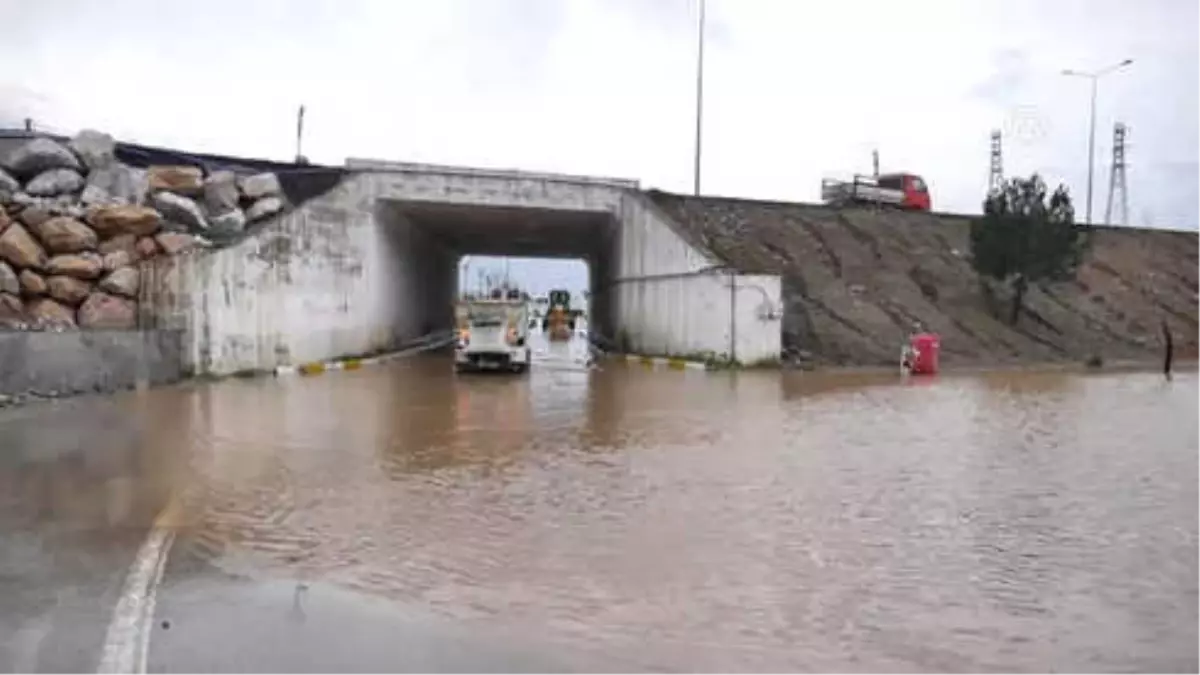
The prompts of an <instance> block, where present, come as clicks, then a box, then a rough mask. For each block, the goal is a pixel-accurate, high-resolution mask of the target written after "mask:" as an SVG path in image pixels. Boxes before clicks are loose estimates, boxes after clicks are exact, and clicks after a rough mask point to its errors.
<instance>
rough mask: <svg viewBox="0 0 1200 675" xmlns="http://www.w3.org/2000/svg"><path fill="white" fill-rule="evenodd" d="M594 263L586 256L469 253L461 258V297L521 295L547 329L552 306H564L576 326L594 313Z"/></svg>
mask: <svg viewBox="0 0 1200 675" xmlns="http://www.w3.org/2000/svg"><path fill="white" fill-rule="evenodd" d="M590 268H591V266H590V265H589V264H588V262H587V260H586V259H583V258H565V257H537V258H533V257H513V256H493V255H470V254H465V255H462V256H460V257H459V259H458V268H457V269H458V286H457V293H456V296H457V297H459V298H464V299H465V298H501V297H512V295H517V296H518V297H521V298H524V299H527V300H528V301H529V302H530V305H531V310H532V314H533V318H535V319H537V320H538V325H539V326H541V327H542V328H543V329H544V327H545V323H546V320H547V319H548V316H549V313H550V309H551V308H552V307H553V306H554V305H556V304H560V305H563V309H564V310H566V312H567V314H568V319H569V323H570V325H571V327H572V328H575V327H576V326H577V325H578V326H579V327H584V326H586V325H587V320H588V317H589V316H590V315H591V307H590V298H591V282H592V279H591V273H590Z"/></svg>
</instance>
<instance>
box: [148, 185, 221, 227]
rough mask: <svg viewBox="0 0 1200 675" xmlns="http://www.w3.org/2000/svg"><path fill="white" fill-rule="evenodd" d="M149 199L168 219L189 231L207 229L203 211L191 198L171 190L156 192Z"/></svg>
mask: <svg viewBox="0 0 1200 675" xmlns="http://www.w3.org/2000/svg"><path fill="white" fill-rule="evenodd" d="M150 199H151V203H152V204H153V205H154V208H156V209H158V211H159V212H160V213H162V215H163V218H165V219H167V220H168V221H171V222H174V223H179V224H180V225H182V226H184V227H186V228H187V229H189V230H191V231H199V232H202V231H204V230H207V229H208V221H207V220H206V219H205V218H204V212H203V211H201V210H200V206H199V205H197V204H196V202H194V201H192V200H191V199H188V198H187V197H184V196H182V195H177V194H174V193H171V192H156V193H154V196H153V197H151V198H150Z"/></svg>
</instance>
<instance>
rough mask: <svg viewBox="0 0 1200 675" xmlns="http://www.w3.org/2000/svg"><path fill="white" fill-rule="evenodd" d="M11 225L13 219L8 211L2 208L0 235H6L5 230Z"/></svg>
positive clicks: (0, 212)
mask: <svg viewBox="0 0 1200 675" xmlns="http://www.w3.org/2000/svg"><path fill="white" fill-rule="evenodd" d="M11 223H12V217H11V216H9V215H8V210H7V209H2V208H0V234H4V229H5V228H6V227H8V226H9V224H11Z"/></svg>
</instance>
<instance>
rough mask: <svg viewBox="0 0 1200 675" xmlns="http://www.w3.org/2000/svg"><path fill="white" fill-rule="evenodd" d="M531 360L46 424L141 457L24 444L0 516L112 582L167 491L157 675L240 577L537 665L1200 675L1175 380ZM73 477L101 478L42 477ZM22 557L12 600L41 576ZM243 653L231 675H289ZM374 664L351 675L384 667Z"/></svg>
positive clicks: (210, 635)
mask: <svg viewBox="0 0 1200 675" xmlns="http://www.w3.org/2000/svg"><path fill="white" fill-rule="evenodd" d="M537 351H538V356H537V360H536V365H535V368H534V370H533V371H532V372H531V374H530V375H529V376H528V377H527V378H521V377H503V376H500V377H497V376H465V377H454V376H453V375H451V374H450V363H449V361H448V360H447V359H446V358H444V357H438V356H428V357H421V358H413V359H409V360H404V361H398V362H395V363H392V364H390V365H386V366H380V367H376V368H366V369H363V370H359V371H353V372H340V373H331V374H328V375H325V376H321V377H312V378H293V379H279V380H271V379H261V380H231V381H226V382H221V383H217V384H212V385H202V386H201V385H196V386H189V387H181V388H178V389H163V390H157V391H153V392H150V393H148V394H143V395H137V394H129V395H125V396H120V397H116V398H114V399H110V400H99V399H97V400H92V401H82V402H73V403H74V405H73V407H68V406H67V405H66V404H60V405H58V406H44V410H40V411H38V415H41V416H42V418H43V419H50V418H52V417H53V416H54V415H58V416H59V418H61V419H62V420H72V421H74V423H76V424H77V425H83V426H84V427H85V428H90V429H100V428H103V424H102V423H100V422H97V421H96V420H97V419H99V418H89V417H87V415H88V414H91V415H100V414H101V413H102V411H108V412H111V411H113V410H116V411H119V413H120V415H121V416H122V417H121V419H123V421H124V424H125V425H126V426H125V427H119V428H118V430H117V432H109V438H108V442H109V445H112V446H116V447H132V448H136V450H128V451H126V452H124V453H122V452H120V451H115V450H110V451H106V452H104V453H95V452H94V453H92V455H89V454H88V453H78V452H75V451H74V450H72V451H66V450H62V451H61V452H62V453H63V454H62V456H59V457H54V456H51V455H49V454H47V453H49V452H50V451H48V450H44V449H43V454H42V455H40V456H37V457H35V455H37V453H36V452H35V450H36V447H35V446H38V445H39V443H40V444H41V445H42V446H49V445H54V443H58V444H59V446H61V447H65V445H63V443H65V442H64V441H62V439H59V441H55V442H51V441H48V440H45V438H44V437H41V436H39V433H43V432H38V431H37V429H36V428H32V427H29V425H28V423H26V426H24V427H22V428H23V429H26V430H25V431H23V432H22V434H24V435H23V436H21V438H22V439H23V440H21V441H20V443H19V445H20V446H21V449H20V451H19V452H16V453H13V452H11V451H10V450H8V449H7V448H6V452H8V453H9V454H10V459H7V460H4V461H5V462H6V463H3V464H0V472H2V473H0V482H2V483H3V488H4V489H5V491H6V493H5V496H4V500H5V502H4V509H5V511H4V514H3V515H0V523H4V524H5V527H7V528H8V530H7V531H6V537H7V536H8V535H7V532H21V533H23V534H22V536H26V537H34V538H39V539H40V543H39V544H38V545H39V546H40V547H41V549H42V550H44V549H45V548H46V547H47V546H51V545H53V546H57V547H61V549H62V550H67V551H71V552H73V553H72V555H76V556H84V558H83V559H85V560H95V558H92V557H87V556H99V555H101V553H104V555H108V556H110V557H111V559H112V564H111V566H108V565H107V563H106V564H102V565H94V566H93V567H99V568H102V569H104V570H109V569H111V570H114V571H115V573H116V574H117V580H116V582H115V584H117V585H119V572H120V564H119V563H120V561H121V560H124V559H125V557H127V556H128V555H130V553H129V550H130V549H129V545H127V544H124V543H121V542H124V541H125V539H126V538H128V537H129V536H130V535H131V533H138V532H141V533H142V534H144V529H145V528H146V527H148V526H149V523H150V522H152V520H153V517H154V514H155V513H156V512H157V509H158V508H159V507H161V505H162V504H163V503H165V500H166V495H167V494H173V495H175V498H176V499H178V502H179V504H180V505H181V507H182V508H181V509H180V513H181V517H180V520H179V523H178V526H179V531H178V537H177V540H176V543H175V545H174V548H173V550H172V552H171V558H170V561H169V563H168V567H167V574H166V578H165V579H164V582H163V583H164V585H163V589H164V590H163V595H164V597H163V599H162V601H160V608H159V614H160V615H162V616H171V617H175V618H174V619H173V621H174V626H173V627H172V628H171V632H170V633H169V635H158V634H156V635H155V638H154V639H155V641H156V642H155V643H152V645H151V669H152V670H182V669H185V667H184V666H181V665H179V664H178V662H173V661H172V656H173V654H177V652H173V651H170V650H171V649H176V648H182V647H169V646H170V645H171V644H172V641H173V640H174V641H175V642H176V643H181V642H190V643H191V648H192V649H193V651H195V650H197V649H200V650H207V651H209V652H212V651H219V650H218V649H217V648H218V647H221V649H225V648H226V647H222V646H221V645H216V644H214V645H211V646H208V645H207V643H208V642H223V641H224V640H226V639H227V638H229V635H228V634H226V635H225V636H224V637H222V633H221V632H220V630H208V629H204V630H200V629H199V628H197V629H196V630H195V631H194V632H192V633H188V632H187V631H189V630H191V629H189V627H188V626H189V624H188V620H187V618H186V617H188V616H189V613H191V614H192V615H199V613H200V612H201V610H200V609H198V608H197V605H196V603H195V602H194V601H195V599H196V598H200V597H206V598H212V597H217V596H220V597H223V598H224V599H223V600H222V604H219V605H216V606H215V607H214V606H213V605H212V602H213V601H211V600H209V605H207V606H205V607H204V608H203V612H204V613H205V614H204V615H205V616H208V617H210V619H211V620H213V621H217V620H219V619H217V618H213V617H220V616H226V617H234V616H236V614H237V613H238V611H239V609H240V606H239V602H241V601H239V599H238V598H252V597H257V596H255V595H254V593H256V592H257V591H247V592H246V593H245V594H243V593H242V592H240V591H239V592H238V593H232V592H230V593H225V594H224V595H221V594H220V592H219V588H220V587H222V586H221V584H231V583H238V584H262V585H261V586H255V587H254V588H258V589H260V590H261V591H262V593H265V594H272V593H273V594H277V595H279V596H280V597H284V596H287V595H288V593H289V592H290V591H289V590H288V589H290V588H292V587H291V586H287V584H292V583H300V584H302V585H303V587H304V588H312V589H314V591H313V592H314V593H316V592H318V591H319V592H320V593H328V594H337V593H342V592H346V593H355V594H357V595H356V596H355V597H370V598H373V599H376V600H378V601H379V602H390V603H391V604H390V605H389V606H390V607H398V608H407V609H405V610H404V611H406V612H409V610H410V609H411V610H412V612H415V614H413V613H412V612H409V613H408V614H407V615H406V616H407V619H406V621H408V622H409V623H406V624H403V625H405V626H429V625H434V624H436V625H441V623H442V622H444V623H445V624H446V625H448V626H454V627H455V630H463V631H466V632H467V633H469V634H478V635H486V636H489V637H488V639H489V640H493V641H495V642H498V643H502V644H505V645H509V646H522V645H527V646H528V650H527V651H528V652H530V653H538V654H547V655H555V657H556V658H559V657H561V658H559V660H558V661H556V665H555V666H554V667H555V668H562V667H564V666H563V665H562V664H563V661H562V659H566V662H567V666H568V667H571V666H573V667H574V668H575V669H582V670H588V669H593V668H596V669H599V668H604V669H617V670H630V669H649V670H700V671H747V670H757V671H761V670H776V671H789V670H800V671H812V670H826V671H876V670H888V671H916V670H922V671H925V670H934V671H947V670H949V671H962V670H965V671H981V670H1001V671H1006V670H1013V671H1028V670H1039V671H1045V670H1074V671H1079V670H1087V671H1129V670H1140V671H1169V672H1170V671H1188V670H1190V671H1195V670H1196V669H1197V651H1196V644H1197V526H1198V523H1197V445H1198V439H1197V404H1198V401H1197V378H1196V376H1195V373H1194V372H1190V373H1181V374H1180V375H1179V376H1177V378H1176V379H1175V381H1174V382H1169V383H1168V382H1164V381H1163V379H1162V377H1161V376H1155V375H1150V374H1113V375H1092V376H1082V375H1074V374H1031V373H1022V374H1016V373H1013V374H997V375H972V376H962V377H941V378H938V379H936V380H923V381H922V380H911V381H908V382H901V381H900V380H898V379H897V378H896V377H895V376H892V375H861V374H859V375H856V374H840V375H833V374H830V375H817V374H812V373H785V374H782V375H781V374H779V373H740V374H730V373H703V372H694V371H668V370H649V369H646V368H645V367H642V366H638V365H625V364H622V363H611V362H608V363H604V364H603V367H602V368H601V369H599V370H592V371H589V370H588V369H587V368H585V367H583V366H582V365H580V363H579V356H580V349H579V347H578V346H567V345H557V344H556V345H545V344H543V345H541V346H539V347H538V348H537ZM33 408H34V407H30V409H29V410H30V411H32V410H33ZM52 408H53V409H54V411H55V412H49V411H51V409H52ZM67 410H70V411H71V412H70V413H68V412H66V411H67ZM3 414H4V415H6V416H7V417H0V425H2V426H0V429H3V430H4V438H5V445H6V446H8V445H18V444H14V443H12V441H11V440H10V439H11V438H15V437H16V436H10V430H11V429H13V428H15V427H14V426H11V425H12V419H15V417H14V415H16V412H15V411H5V412H4V413H3ZM23 414H27V415H32V413H30V412H26V413H23ZM105 414H107V413H105ZM41 424H42V426H43V427H44V426H45V425H46V424H47V423H45V422H43V423H41ZM97 424H100V426H96V425H97ZM61 426H62V427H63V428H65V427H67V426H69V425H66V423H65V422H64V424H63V425H61ZM122 428H123V429H124V430H125V433H129V434H133V435H134V436H136V442H133V441H121V439H120V437H119V436H114V435H113V434H114V433H118V432H120V429H122ZM46 433H48V432H46ZM60 433H68V432H60ZM68 437H70V438H77V436H69V433H68ZM102 437H103V435H102V434H99V433H98V432H97V435H96V438H97V439H100V438H102ZM97 442H99V441H97ZM122 443H124V445H122ZM66 444H67V445H69V443H66ZM22 453H24V454H22ZM72 453H74V454H72ZM18 455H19V456H21V457H25V458H26V459H23V460H22V461H21V462H16V461H13V460H11V456H18ZM92 456H101V457H111V458H112V460H111V463H110V464H104V463H103V462H100V464H99V465H98V466H96V467H94V468H87V467H82V468H81V467H75V468H70V466H74V465H68V464H64V462H67V463H70V462H74V463H75V464H81V463H82V464H84V465H86V464H87V463H88V461H91V460H89V459H88V458H89V457H92ZM117 459H120V460H121V461H116V460H117ZM97 461H100V460H97ZM122 462H124V463H122ZM35 465H36V466H35ZM71 472H74V473H71ZM68 474H69V475H70V476H74V477H73V478H60V477H61V476H63V475H68ZM55 481H60V482H62V485H61V486H60V485H59V483H56V482H55ZM48 532H53V533H54V535H53V536H54V538H53V539H52V540H51V539H49V538H48V537H49V536H50V535H47V534H46V533H48ZM136 545H137V544H136V543H133V544H132V547H133V548H136ZM13 555H15V554H9V553H6V554H4V556H6V557H5V558H4V559H6V560H9V562H8V563H7V564H8V568H9V571H7V572H6V576H3V577H0V579H3V580H4V583H5V584H7V585H6V586H5V588H8V587H10V586H12V587H16V585H19V584H20V583H22V582H21V581H20V579H21V578H22V575H24V576H28V575H31V574H33V571H31V568H30V567H29V566H28V565H25V566H22V565H23V564H24V563H20V561H17V562H12V560H11V559H13ZM19 563H20V564H19ZM85 567H86V566H85ZM14 570H15V571H14ZM56 574H60V577H58V579H59V582H56V583H57V586H55V587H56V588H57V587H62V586H63V585H66V586H71V583H65V582H61V580H62V579H69V578H72V577H70V576H69V575H71V574H73V572H70V571H64V572H61V573H57V572H56ZM107 574H108V573H107V572H106V573H105V575H101V577H102V578H99V579H98V580H95V581H94V582H92V583H93V585H94V586H95V590H94V591H93V592H91V595H89V597H94V598H95V599H94V600H93V601H92V602H93V603H94V604H96V606H102V605H103V602H104V598H106V597H109V595H111V593H112V588H113V587H114V581H113V577H112V576H111V575H107ZM62 575H65V576H62ZM106 575H107V576H106ZM235 580H236V581H235ZM72 583H73V582H72ZM81 583H82V582H81ZM279 583H283V584H284V587H286V588H284V587H279V588H276V587H275V586H272V584H279ZM26 585H29V584H26ZM30 586H31V587H36V586H37V584H32V585H30ZM296 588H301V587H300V586H297V587H296ZM173 589H174V590H173ZM214 589H218V590H214ZM327 589H328V590H327ZM339 589H340V590H339ZM30 592H32V591H30ZM299 592H300V591H297V593H299ZM323 597H330V598H335V597H340V596H335V595H328V596H323ZM14 602H15V603H16V604H14ZM245 602H246V603H249V602H250V600H246V601H245ZM288 602H289V603H290V602H291V601H290V600H288ZM328 602H329V604H328V606H329V607H331V608H334V609H330V610H329V611H330V612H337V611H340V610H337V609H336V607H339V606H341V605H339V604H338V603H340V602H342V601H341V600H336V599H331V600H329V601H328ZM6 603H7V604H6ZM21 603H24V604H21ZM46 603H50V601H49V600H44V602H43V605H37V603H36V602H35V600H34V599H26V600H22V601H13V600H11V599H5V600H0V609H4V610H5V613H7V614H8V615H10V617H12V618H11V619H10V624H11V625H8V626H6V627H7V628H9V629H10V630H13V631H25V633H22V635H25V634H26V633H28V632H29V631H31V630H36V625H37V624H36V623H35V622H34V621H33V619H31V618H29V617H34V616H39V617H40V616H42V615H43V614H44V607H45V606H50V605H48V604H46ZM58 606H61V603H59V605H58ZM35 607H41V608H42V609H40V610H37V612H35V611H34V610H33V609H31V608H35ZM248 611H249V610H248ZM381 611H382V610H381ZM38 612H42V613H40V614H39V613H38ZM62 612H63V610H59V614H58V615H56V616H58V617H60V618H61V616H63V613H62ZM320 613H321V611H320V610H316V609H313V608H311V607H310V608H309V609H308V610H307V615H308V616H309V617H314V616H318V615H320ZM333 615H334V614H331V615H330V616H333ZM372 616H376V615H372ZM378 616H381V617H382V616H386V614H380V615H378ZM414 616H415V617H417V618H413V617H414ZM56 620H59V619H54V618H51V619H43V622H45V621H51V623H53V621H56ZM372 621H373V622H375V623H376V624H379V623H386V621H387V620H386V619H383V618H378V619H372ZM198 623H199V622H198V621H194V622H193V625H198ZM336 624H337V622H333V624H332V625H336ZM31 625H32V626H35V628H30V626H31ZM330 630H334V629H330ZM439 630H440V629H439ZM412 631H416V629H415V628H413V629H412ZM412 631H410V630H409V629H408V628H405V629H404V630H403V631H400V632H402V633H404V635H407V636H408V638H407V639H409V640H414V639H415V638H414V637H413V636H414V635H419V634H420V633H419V631H418V632H412ZM100 632H103V628H102V626H101V628H100ZM228 632H233V631H232V630H230V631H228ZM51 633H53V631H51ZM438 634H439V635H441V634H442V633H438ZM185 636H187V637H186V638H185ZM200 636H203V637H200ZM22 640H24V641H25V642H21V644H20V645H17V646H10V647H9V651H8V652H6V654H8V655H9V659H10V660H11V659H15V658H16V656H13V655H15V654H19V653H20V650H21V649H25V650H28V649H31V647H29V646H28V645H26V644H25V643H26V642H28V640H27V639H26V638H22ZM89 640H90V638H89ZM89 640H83V639H80V640H78V642H79V643H80V644H81V645H84V646H86V645H87V644H90V642H89ZM268 640H269V639H268ZM13 644H14V645H15V644H16V643H15V642H14V643H13ZM156 644H158V645H164V646H161V647H156V646H155V645H156ZM258 644H259V647H260V648H262V647H263V641H262V640H260V641H259V642H258ZM21 645H25V646H21ZM84 646H81V647H80V649H83V648H84ZM42 649H43V650H45V649H48V648H46V647H43V648H42ZM156 649H157V650H158V651H155V650H156ZM247 649H249V647H247ZM265 649H266V651H267V653H268V655H269V654H270V653H272V651H271V650H276V651H277V653H279V654H281V655H282V654H285V653H287V651H288V649H289V648H288V647H287V646H286V645H284V644H282V643H280V644H277V645H271V644H270V643H269V641H268V642H267V643H266V647H265ZM460 651H461V650H460ZM233 652H234V654H235V655H236V653H237V650H236V649H234V650H233ZM344 656H345V657H346V658H348V659H350V658H353V657H352V656H351V655H348V654H345V655H344ZM22 658H29V657H22ZM189 658H191V657H189ZM247 658H249V659H250V660H249V661H247V662H243V663H241V664H236V663H231V664H230V666H229V667H230V669H235V666H237V665H241V666H242V667H245V668H247V669H251V670H255V669H259V670H272V669H278V665H277V664H271V663H265V662H264V661H263V659H265V658H270V657H269V656H266V657H264V656H261V655H256V656H254V657H247ZM381 658H384V657H381ZM481 658H482V660H483V661H486V662H488V663H492V664H493V667H497V668H498V669H501V670H504V669H509V668H507V667H505V665H504V664H505V663H508V662H506V661H503V660H500V661H495V660H492V659H491V657H481ZM35 663H36V664H37V665H38V666H39V669H42V670H45V669H47V668H45V667H43V664H44V662H41V661H35ZM187 663H189V664H194V663H196V662H195V661H192V662H187ZM372 663H373V665H360V666H358V667H356V666H354V665H343V669H345V670H355V669H365V670H370V669H384V670H386V669H389V668H388V666H387V663H386V660H384V661H376V662H372ZM511 663H512V666H511V669H519V668H535V669H536V666H529V665H527V664H524V665H519V664H523V663H524V662H521V661H513V662H511ZM497 664H498V665H497ZM5 665H9V664H5ZM293 665H294V664H293ZM469 667H475V668H477V669H483V668H482V666H478V664H476V665H475V666H469ZM289 669H292V670H295V669H297V668H295V667H293V668H289ZM390 669H396V668H394V667H393V668H390Z"/></svg>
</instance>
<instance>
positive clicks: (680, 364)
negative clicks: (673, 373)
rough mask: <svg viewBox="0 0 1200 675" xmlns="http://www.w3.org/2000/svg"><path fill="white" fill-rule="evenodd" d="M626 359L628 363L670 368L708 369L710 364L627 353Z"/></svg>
mask: <svg viewBox="0 0 1200 675" xmlns="http://www.w3.org/2000/svg"><path fill="white" fill-rule="evenodd" d="M625 361H626V362H627V363H640V364H642V365H643V366H646V367H647V368H668V369H670V370H708V366H707V365H705V364H703V363H701V362H699V361H686V360H684V359H665V358H662V357H659V356H638V355H637V354H626V355H625Z"/></svg>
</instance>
